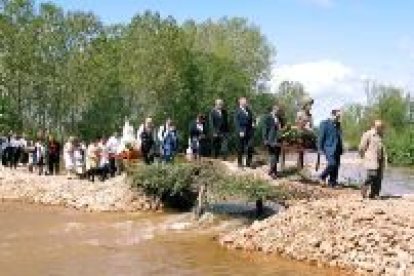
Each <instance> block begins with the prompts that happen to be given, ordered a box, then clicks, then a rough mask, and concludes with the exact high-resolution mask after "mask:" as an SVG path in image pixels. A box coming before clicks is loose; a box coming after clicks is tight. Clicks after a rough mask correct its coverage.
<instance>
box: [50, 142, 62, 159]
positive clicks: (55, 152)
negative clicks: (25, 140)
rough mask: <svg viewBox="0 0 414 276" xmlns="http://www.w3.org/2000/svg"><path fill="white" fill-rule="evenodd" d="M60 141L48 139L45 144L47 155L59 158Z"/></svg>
mask: <svg viewBox="0 0 414 276" xmlns="http://www.w3.org/2000/svg"><path fill="white" fill-rule="evenodd" d="M60 148H61V146H60V143H59V142H57V141H49V142H48V144H47V154H48V156H52V157H56V158H59V156H60Z"/></svg>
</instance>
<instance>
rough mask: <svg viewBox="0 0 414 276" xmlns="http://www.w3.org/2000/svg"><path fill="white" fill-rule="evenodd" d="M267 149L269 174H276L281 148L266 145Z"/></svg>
mask: <svg viewBox="0 0 414 276" xmlns="http://www.w3.org/2000/svg"><path fill="white" fill-rule="evenodd" d="M267 151H268V154H269V174H274V175H276V174H277V163H278V162H279V156H280V152H281V148H280V147H276V146H267Z"/></svg>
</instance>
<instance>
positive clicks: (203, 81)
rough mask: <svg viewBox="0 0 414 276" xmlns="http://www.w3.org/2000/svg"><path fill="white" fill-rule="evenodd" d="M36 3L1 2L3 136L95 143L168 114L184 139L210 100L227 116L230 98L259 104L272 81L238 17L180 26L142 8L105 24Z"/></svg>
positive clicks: (262, 49)
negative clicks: (127, 125)
mask: <svg viewBox="0 0 414 276" xmlns="http://www.w3.org/2000/svg"><path fill="white" fill-rule="evenodd" d="M36 2H37V1H36ZM36 2H35V1H33V0H1V1H0V10H1V14H0V35H1V42H0V47H1V55H0V69H1V72H2V76H1V80H2V85H4V89H5V91H6V93H4V98H5V99H3V98H2V102H7V104H2V105H3V106H6V107H7V108H3V110H2V111H4V112H5V113H6V115H5V117H4V118H6V117H7V118H9V117H13V118H14V120H4V119H2V122H1V123H2V127H1V129H0V132H2V131H6V130H8V129H14V130H16V131H23V130H24V131H26V132H27V131H30V132H36V131H37V130H38V129H46V130H49V131H50V132H56V133H57V134H59V135H61V136H67V135H78V136H81V137H82V138H84V139H91V138H94V137H95V136H97V135H102V134H109V133H112V132H113V131H114V130H119V128H120V127H121V126H122V124H123V120H124V118H125V117H128V118H129V119H130V121H131V122H133V123H134V124H135V126H137V125H138V123H140V122H142V120H143V119H144V117H146V116H153V117H154V119H155V121H156V123H160V124H161V122H162V121H163V120H164V119H165V118H166V117H167V116H169V117H172V118H173V119H174V120H175V121H176V122H177V127H178V129H179V130H182V131H183V133H184V135H186V133H185V132H186V131H187V129H188V128H187V126H188V123H189V121H190V120H192V119H194V118H195V116H196V114H197V113H199V112H207V111H208V109H209V108H210V107H211V105H212V104H213V102H214V99H215V98H218V97H220V98H223V99H224V100H225V101H226V102H227V103H228V105H229V106H228V109H229V110H230V114H229V115H230V116H232V110H233V106H234V104H235V100H236V99H237V98H238V97H240V96H247V97H249V98H250V99H252V101H253V102H255V98H256V97H261V96H260V95H262V94H263V93H262V92H263V91H264V89H263V83H265V82H266V81H267V80H268V78H269V75H270V74H269V72H270V62H271V58H272V56H273V49H272V47H271V46H270V44H269V43H268V41H267V40H266V38H265V37H264V36H263V34H262V33H261V31H260V29H259V28H258V27H257V26H254V25H252V24H250V23H249V22H248V21H247V20H246V19H243V18H222V19H220V20H217V21H212V20H207V21H205V22H200V23H196V22H192V21H187V22H185V23H183V24H179V23H177V22H176V20H175V19H174V18H172V17H166V18H163V17H161V16H160V14H159V13H154V12H150V11H146V12H143V13H141V14H137V15H136V16H134V17H133V18H132V20H131V21H130V22H128V23H127V24H124V25H109V26H104V25H103V24H102V22H101V21H100V20H99V18H97V17H96V16H95V15H94V14H92V13H87V12H65V11H64V10H62V9H61V8H59V7H58V6H56V5H54V4H51V3H40V4H36ZM259 108H261V106H260V107H259ZM257 112H258V113H261V112H262V110H260V109H259V110H258V111H257ZM183 138H184V137H183ZM181 140H182V141H186V139H181Z"/></svg>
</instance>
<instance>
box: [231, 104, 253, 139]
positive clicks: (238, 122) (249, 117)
mask: <svg viewBox="0 0 414 276" xmlns="http://www.w3.org/2000/svg"><path fill="white" fill-rule="evenodd" d="M253 123H254V116H253V112H252V111H251V110H250V108H248V107H247V108H246V111H244V110H243V109H241V108H240V107H238V108H237V110H236V114H235V118H234V124H235V127H236V131H237V134H238V135H239V133H244V135H245V136H253V131H254V129H253Z"/></svg>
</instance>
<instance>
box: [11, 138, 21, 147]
mask: <svg viewBox="0 0 414 276" xmlns="http://www.w3.org/2000/svg"><path fill="white" fill-rule="evenodd" d="M19 146H20V141H19V140H18V139H16V138H10V147H12V148H18V147H19Z"/></svg>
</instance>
